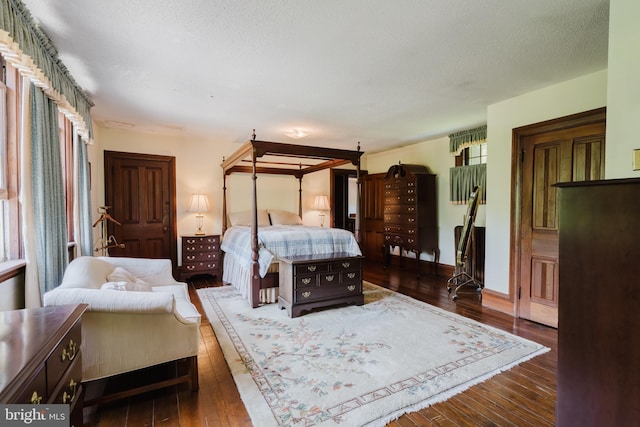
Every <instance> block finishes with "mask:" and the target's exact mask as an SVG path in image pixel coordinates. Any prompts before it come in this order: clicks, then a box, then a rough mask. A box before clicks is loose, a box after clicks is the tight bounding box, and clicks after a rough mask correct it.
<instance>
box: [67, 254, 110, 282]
mask: <svg viewBox="0 0 640 427" xmlns="http://www.w3.org/2000/svg"><path fill="white" fill-rule="evenodd" d="M113 270H114V266H113V265H111V264H109V263H108V262H105V261H104V260H101V259H99V258H95V257H92V256H81V257H78V258H76V259H74V260H73V261H71V262H70V263H69V265H68V266H67V269H66V270H65V272H64V276H63V278H62V283H61V284H60V287H61V288H90V289H100V287H102V285H103V283H104V282H105V281H106V279H107V276H108V275H109V274H111V273H112V272H113Z"/></svg>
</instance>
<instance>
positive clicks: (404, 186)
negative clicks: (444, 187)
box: [384, 163, 439, 273]
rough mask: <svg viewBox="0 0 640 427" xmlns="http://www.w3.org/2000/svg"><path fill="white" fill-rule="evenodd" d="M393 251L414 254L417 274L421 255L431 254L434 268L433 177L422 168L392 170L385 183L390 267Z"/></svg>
mask: <svg viewBox="0 0 640 427" xmlns="http://www.w3.org/2000/svg"><path fill="white" fill-rule="evenodd" d="M394 247H398V248H399V249H400V256H401V257H402V252H403V251H407V252H413V253H414V254H415V257H416V272H417V273H419V272H420V253H422V252H431V253H433V256H434V265H435V267H436V273H437V264H438V258H439V250H438V222H437V206H436V176H435V175H434V174H431V173H429V170H428V169H427V168H426V167H425V166H422V165H411V164H401V163H400V164H397V165H394V166H391V167H390V168H389V170H388V171H387V175H386V176H385V179H384V248H385V265H389V259H390V255H391V251H392V249H393V248H394Z"/></svg>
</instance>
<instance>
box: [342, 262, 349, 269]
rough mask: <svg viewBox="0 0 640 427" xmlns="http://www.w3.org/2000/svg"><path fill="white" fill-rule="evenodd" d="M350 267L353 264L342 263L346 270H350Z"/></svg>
mask: <svg viewBox="0 0 640 427" xmlns="http://www.w3.org/2000/svg"><path fill="white" fill-rule="evenodd" d="M350 265H351V263H350V262H343V263H342V266H343V267H344V268H349V266H350Z"/></svg>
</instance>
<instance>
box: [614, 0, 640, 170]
mask: <svg viewBox="0 0 640 427" xmlns="http://www.w3.org/2000/svg"><path fill="white" fill-rule="evenodd" d="M638 17H640V2H639V1H637V0H611V4H610V9H609V68H608V70H609V79H608V87H607V153H606V159H605V176H606V178H607V179H613V178H629V177H638V176H640V171H634V170H633V169H632V162H631V155H632V151H633V150H634V149H640V141H638V135H637V134H638V132H637V128H638V120H639V119H640V101H639V100H640V84H638V76H640V54H639V52H640V29H639V27H638V22H637V21H638Z"/></svg>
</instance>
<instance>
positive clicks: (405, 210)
mask: <svg viewBox="0 0 640 427" xmlns="http://www.w3.org/2000/svg"><path fill="white" fill-rule="evenodd" d="M416 211H417V208H416V206H415V204H405V205H397V204H392V205H386V206H385V207H384V213H385V214H408V215H414V214H415V213H416Z"/></svg>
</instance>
